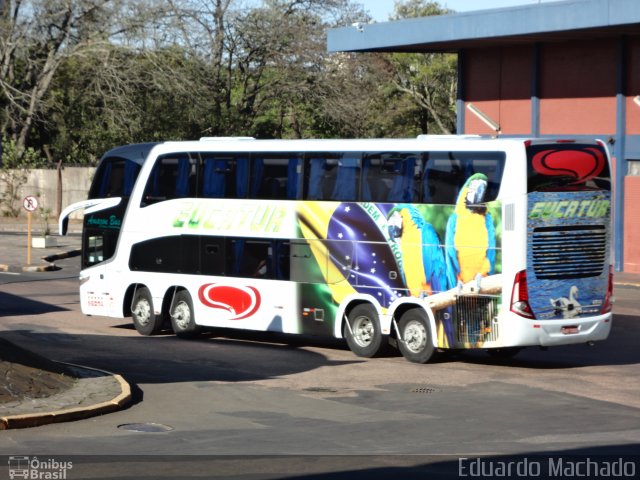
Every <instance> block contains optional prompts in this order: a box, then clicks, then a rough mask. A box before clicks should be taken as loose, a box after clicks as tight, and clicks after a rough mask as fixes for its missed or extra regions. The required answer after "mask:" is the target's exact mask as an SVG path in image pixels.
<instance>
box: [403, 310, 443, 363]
mask: <svg viewBox="0 0 640 480" xmlns="http://www.w3.org/2000/svg"><path fill="white" fill-rule="evenodd" d="M398 329H399V330H400V331H399V332H398V337H399V338H398V348H400V352H401V353H402V356H403V357H404V358H406V359H407V360H409V361H410V362H414V363H427V362H428V361H429V360H431V358H432V357H433V355H434V353H435V351H436V349H435V347H434V346H433V341H432V336H431V327H430V326H429V318H428V317H427V314H426V313H425V312H424V311H423V310H421V309H419V308H413V309H411V310H407V311H406V312H404V313H403V314H402V316H401V317H400V321H399V322H398Z"/></svg>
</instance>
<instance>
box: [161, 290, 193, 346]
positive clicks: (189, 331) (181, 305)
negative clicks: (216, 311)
mask: <svg viewBox="0 0 640 480" xmlns="http://www.w3.org/2000/svg"><path fill="white" fill-rule="evenodd" d="M169 316H170V317H171V328H172V329H173V332H174V333H175V334H176V336H178V337H180V338H193V337H195V336H197V335H198V333H200V327H198V325H196V318H195V315H194V313H193V301H192V300H191V295H189V292H187V291H186V290H179V291H178V292H176V294H175V297H174V298H173V302H172V304H171V311H170V312H169Z"/></svg>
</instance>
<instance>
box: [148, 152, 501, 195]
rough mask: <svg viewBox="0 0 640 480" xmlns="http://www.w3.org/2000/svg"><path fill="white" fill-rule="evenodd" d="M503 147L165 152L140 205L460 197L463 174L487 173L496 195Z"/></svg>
mask: <svg viewBox="0 0 640 480" xmlns="http://www.w3.org/2000/svg"><path fill="white" fill-rule="evenodd" d="M504 158H505V157H504V153H502V152H429V153H421V152H364V153H358V152H338V153H336V152H332V153H321V152H314V153H309V152H306V153H305V152H293V153H283V154H277V153H253V154H248V153H244V154H230V153H220V154H217V153H210V152H209V153H197V152H196V153H180V154H172V155H168V156H165V157H160V158H159V159H158V161H157V162H156V165H155V166H154V169H153V171H152V173H151V175H150V176H149V180H148V182H147V185H146V187H145V191H144V195H143V199H142V206H143V207H144V206H147V205H152V204H154V203H157V202H160V201H165V200H171V199H175V198H184V197H192V198H229V199H233V198H254V199H271V200H295V199H301V198H302V199H304V200H319V201H323V200H324V201H342V202H356V201H363V202H378V203H399V202H407V203H410V202H425V203H435V204H449V205H452V204H455V203H456V199H457V195H458V193H459V191H460V189H461V188H462V186H463V185H464V182H465V180H466V179H467V178H469V177H470V176H471V175H473V174H474V173H482V174H484V175H486V177H487V182H488V189H487V195H486V196H485V201H492V200H495V198H496V197H497V195H498V189H499V185H500V182H501V178H502V172H503V169H504Z"/></svg>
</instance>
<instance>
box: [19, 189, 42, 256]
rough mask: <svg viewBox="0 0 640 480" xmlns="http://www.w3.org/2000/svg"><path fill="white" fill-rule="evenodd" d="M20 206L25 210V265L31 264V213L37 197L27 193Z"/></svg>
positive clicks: (36, 202)
mask: <svg viewBox="0 0 640 480" xmlns="http://www.w3.org/2000/svg"><path fill="white" fill-rule="evenodd" d="M22 206H23V207H24V209H25V210H26V211H27V265H31V214H32V213H33V212H35V211H36V209H37V208H38V199H37V198H36V197H34V196H33V195H28V196H26V197H24V200H22Z"/></svg>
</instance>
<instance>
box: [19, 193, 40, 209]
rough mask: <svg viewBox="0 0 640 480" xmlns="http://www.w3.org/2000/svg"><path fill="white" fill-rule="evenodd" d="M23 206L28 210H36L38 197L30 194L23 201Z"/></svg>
mask: <svg viewBox="0 0 640 480" xmlns="http://www.w3.org/2000/svg"><path fill="white" fill-rule="evenodd" d="M22 206H23V207H24V209H25V210H26V211H27V212H35V211H36V208H38V199H37V198H36V197H34V196H33V195H29V196H27V197H25V198H24V200H23V201H22Z"/></svg>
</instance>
